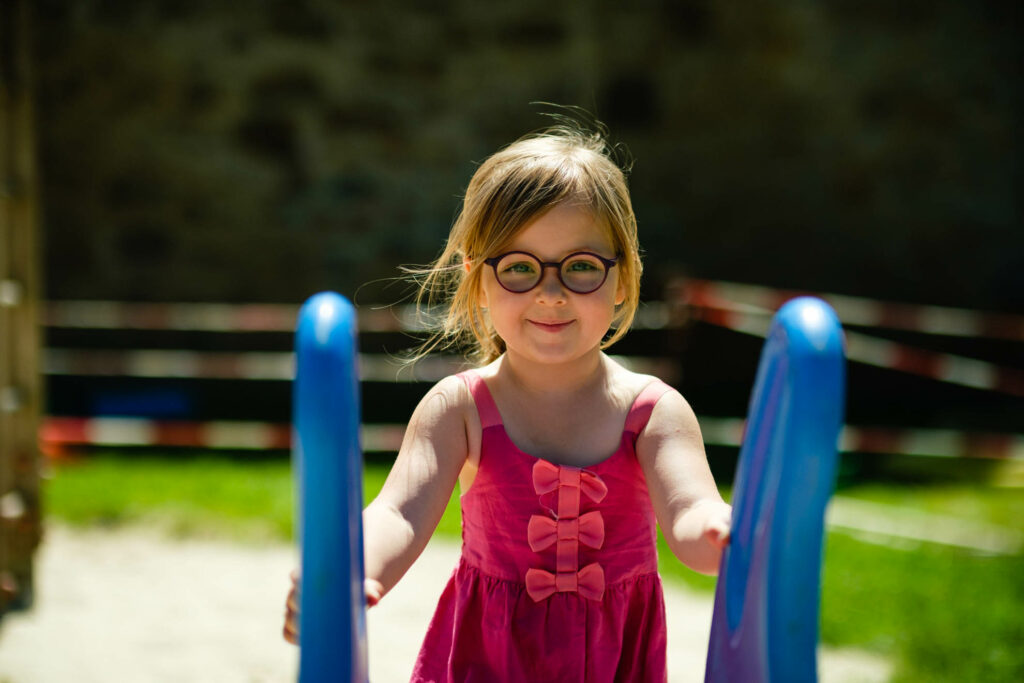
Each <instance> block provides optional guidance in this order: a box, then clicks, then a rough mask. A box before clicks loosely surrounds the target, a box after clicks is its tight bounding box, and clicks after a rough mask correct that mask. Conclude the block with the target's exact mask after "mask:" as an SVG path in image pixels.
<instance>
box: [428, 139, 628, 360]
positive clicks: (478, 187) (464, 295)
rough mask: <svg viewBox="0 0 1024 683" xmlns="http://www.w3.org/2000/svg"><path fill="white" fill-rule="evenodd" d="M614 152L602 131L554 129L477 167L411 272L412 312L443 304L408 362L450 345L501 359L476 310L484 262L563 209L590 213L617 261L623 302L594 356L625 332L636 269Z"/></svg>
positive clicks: (482, 312) (484, 318) (497, 339)
mask: <svg viewBox="0 0 1024 683" xmlns="http://www.w3.org/2000/svg"><path fill="white" fill-rule="evenodd" d="M612 154H613V149H612V148H611V147H610V146H609V144H608V142H607V140H606V137H605V134H604V131H603V129H600V128H599V130H597V131H584V130H582V129H580V128H579V127H577V126H575V125H559V126H556V127H553V128H549V129H547V130H544V131H542V132H540V133H534V134H531V135H527V136H525V137H523V138H520V139H519V140H517V141H516V142H514V143H512V144H511V145H509V146H508V147H505V148H504V149H502V150H500V151H498V152H497V153H496V154H494V155H493V156H491V157H489V158H488V159H487V160H486V161H484V162H483V164H481V166H480V167H479V168H478V169H477V170H476V173H474V174H473V178H472V179H471V180H470V182H469V187H468V188H467V189H466V194H465V197H464V198H463V203H462V210H461V211H460V213H459V215H458V217H457V218H456V220H455V223H454V224H453V225H452V229H451V233H450V234H449V236H448V242H447V243H446V245H445V248H444V251H442V252H441V255H440V256H439V257H438V258H437V260H436V261H435V262H434V263H433V265H432V266H431V267H430V268H428V269H425V270H421V271H411V272H413V273H414V274H418V275H420V276H424V277H423V281H422V284H421V286H420V290H419V295H418V297H417V300H416V303H417V306H418V308H419V310H420V311H423V309H424V307H426V308H427V309H428V310H431V311H432V310H434V309H435V307H437V306H439V305H442V304H443V305H444V310H445V313H444V314H443V316H442V317H441V318H440V320H437V321H436V323H435V325H434V329H435V331H434V333H433V335H432V336H431V337H430V338H429V339H428V340H427V341H426V342H425V343H424V344H423V345H422V346H421V347H420V349H419V350H418V352H417V353H416V357H415V359H419V358H422V357H423V356H424V355H426V354H427V353H429V352H430V351H433V350H436V349H438V348H441V349H448V348H452V347H457V348H460V349H462V350H468V351H469V352H470V355H471V357H473V359H474V360H475V361H477V362H481V363H484V364H486V363H489V362H491V361H493V360H494V359H496V358H497V357H498V356H500V355H501V354H502V353H503V352H504V350H505V344H504V342H503V341H502V340H501V338H500V337H499V336H498V335H497V333H496V332H495V330H494V327H493V326H492V325H491V323H490V320H489V318H488V315H487V312H486V310H485V309H484V308H483V307H482V306H481V305H480V278H481V273H482V272H483V268H484V267H486V266H485V265H484V259H487V258H490V257H492V256H495V255H497V254H499V253H500V251H501V249H502V248H503V247H505V246H506V245H507V244H508V243H509V242H510V241H511V240H512V239H513V238H514V237H515V235H516V233H518V232H519V231H520V230H521V229H522V228H524V227H525V226H526V225H528V224H529V223H530V222H531V221H533V220H535V219H536V218H539V217H540V216H541V215H542V214H543V213H545V212H546V211H548V210H550V209H552V208H554V207H555V206H556V205H558V204H562V203H565V202H571V203H573V204H576V205H578V206H581V207H584V208H586V209H589V210H590V211H591V212H592V214H593V216H594V219H595V220H596V221H597V223H598V225H600V226H601V227H602V228H604V229H605V230H606V231H607V235H608V237H609V238H610V240H611V243H612V246H613V247H614V248H615V251H616V253H617V254H619V260H618V263H617V265H616V268H618V278H619V284H620V286H621V287H622V289H623V291H624V293H625V298H624V300H623V302H622V303H621V304H619V306H618V307H617V310H616V312H615V317H614V318H613V320H612V327H613V328H614V330H615V331H614V332H613V333H612V335H611V336H610V337H609V338H608V339H607V340H605V341H604V342H603V343H602V344H601V348H602V349H606V348H608V347H609V346H611V345H612V344H614V343H615V342H616V341H618V340H619V339H621V338H622V336H623V335H625V334H626V331H627V330H628V329H629V326H630V324H631V323H632V321H633V317H634V316H635V314H636V309H637V306H638V305H639V302H640V274H641V271H642V269H643V266H642V264H641V261H640V246H639V243H638V241H637V230H636V216H635V215H634V214H633V205H632V202H631V201H630V198H629V190H628V188H627V186H626V178H625V175H624V173H623V171H622V169H620V168H619V166H618V165H617V164H616V163H615V162H614V161H613V160H612ZM466 263H468V264H469V268H468V271H467V269H466V268H465V266H464V264H466Z"/></svg>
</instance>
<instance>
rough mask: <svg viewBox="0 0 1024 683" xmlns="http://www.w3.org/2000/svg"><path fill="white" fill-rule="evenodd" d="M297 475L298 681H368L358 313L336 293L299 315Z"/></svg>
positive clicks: (316, 298) (316, 299)
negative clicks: (299, 573) (299, 568)
mask: <svg viewBox="0 0 1024 683" xmlns="http://www.w3.org/2000/svg"><path fill="white" fill-rule="evenodd" d="M295 348H296V357H297V362H296V365H297V367H296V373H295V386H294V394H293V400H294V407H293V410H294V425H295V432H296V434H295V440H294V443H295V444H296V449H295V465H296V468H295V469H296V482H297V488H298V490H297V494H298V496H297V497H298V499H299V501H300V503H299V509H298V534H297V537H298V539H299V544H300V546H301V556H302V578H301V581H300V592H299V607H300V614H299V630H300V633H301V634H302V635H301V637H302V647H301V648H300V654H299V680H300V681H306V682H307V683H310V682H318V681H352V682H353V683H365V681H366V680H367V660H366V598H365V594H364V592H363V574H364V570H363V523H362V510H363V459H362V449H361V448H360V445H359V415H360V410H359V378H358V377H357V366H356V348H357V345H356V313H355V309H354V308H353V307H352V304H350V303H349V302H348V301H346V300H345V299H344V298H342V297H341V296H339V295H338V294H334V293H332V292H322V293H320V294H316V295H314V296H313V297H311V298H310V299H309V300H308V301H307V302H306V304H305V305H304V306H303V307H302V310H300V311H299V323H298V330H297V332H296V336H295Z"/></svg>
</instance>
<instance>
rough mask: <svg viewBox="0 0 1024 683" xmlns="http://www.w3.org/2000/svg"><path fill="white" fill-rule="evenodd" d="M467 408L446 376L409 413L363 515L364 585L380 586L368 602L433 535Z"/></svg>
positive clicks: (464, 448)
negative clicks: (385, 472)
mask: <svg viewBox="0 0 1024 683" xmlns="http://www.w3.org/2000/svg"><path fill="white" fill-rule="evenodd" d="M472 405H473V404H472V396H471V395H470V393H469V391H468V389H467V388H466V386H465V385H464V384H463V383H462V381H461V380H459V379H458V378H455V377H448V378H446V379H444V380H442V381H441V382H439V383H438V384H437V385H435V386H434V387H433V388H432V389H431V390H430V391H429V392H427V395H426V396H424V397H423V399H422V400H421V401H420V403H419V405H418V406H417V407H416V410H415V412H413V415H412V418H411V419H410V421H409V426H408V428H407V429H406V432H405V438H404V440H403V441H402V447H401V450H400V451H399V452H398V457H397V458H396V459H395V464H394V466H393V467H392V468H391V473H390V474H389V475H388V478H387V481H385V483H384V487H383V488H382V489H381V491H380V494H379V495H378V496H377V497H376V498H375V499H374V500H373V502H371V503H370V504H369V505H368V506H367V507H366V509H365V510H364V511H363V535H364V542H365V553H364V556H365V561H366V578H367V583H368V584H371V585H372V582H378V583H379V586H380V589H379V595H376V596H373V597H376V598H377V599H379V598H380V597H382V596H383V595H384V594H385V593H387V592H388V591H389V590H391V588H393V587H394V585H395V584H396V583H398V580H399V579H400V578H402V576H403V575H404V574H405V572H406V570H408V569H409V567H410V566H411V565H412V563H413V562H414V561H415V560H416V558H417V557H419V555H420V553H421V552H423V548H424V547H425V546H426V544H427V541H428V540H430V536H431V535H432V534H433V533H434V529H435V528H436V527H437V523H438V521H439V520H440V519H441V515H442V514H443V513H444V509H445V506H446V505H447V503H448V501H449V499H450V498H451V495H452V490H453V489H454V488H455V482H456V480H457V479H458V476H459V472H460V471H461V469H462V466H463V464H464V463H465V461H466V456H467V453H468V440H467V436H466V415H467V412H466V411H467V408H472ZM370 592H371V591H369V589H368V598H369V597H371V596H370V595H369V593H370Z"/></svg>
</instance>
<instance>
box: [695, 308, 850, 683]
mask: <svg viewBox="0 0 1024 683" xmlns="http://www.w3.org/2000/svg"><path fill="white" fill-rule="evenodd" d="M845 377H846V370H845V357H844V352H843V334H842V328H841V326H840V324H839V319H838V318H837V317H836V314H835V312H834V311H833V310H832V309H831V308H830V307H829V306H828V304H826V303H825V302H824V301H821V300H820V299H815V298H812V297H802V298H799V299H794V300H792V301H790V302H788V303H786V304H785V305H784V306H783V307H782V308H781V309H780V310H779V312H778V313H776V315H775V317H774V318H773V321H772V327H771V330H770V332H769V334H768V338H767V340H766V341H765V345H764V347H763V350H762V352H761V360H760V364H759V366H758V370H757V379H756V381H755V385H754V392H753V394H752V397H751V400H750V410H749V415H748V421H747V431H746V435H745V436H744V439H743V444H742V447H741V449H740V459H739V465H738V468H737V471H736V482H735V486H734V488H733V517H732V540H731V542H730V544H729V546H728V547H727V548H726V551H725V554H724V555H723V558H722V565H721V572H720V574H719V577H718V585H717V587H716V591H715V608H714V617H713V619H712V625H711V639H710V643H709V646H708V660H707V669H706V672H705V680H706V681H707V682H708V683H720V682H723V681H737V682H739V681H742V682H743V683H767V682H769V681H770V682H783V681H784V682H786V683H807V682H811V681H816V680H817V656H816V655H817V642H818V612H819V602H820V588H821V558H822V539H823V531H824V516H825V506H826V505H827V504H828V500H829V497H830V496H831V494H832V489H833V488H834V485H835V474H836V461H837V441H838V438H839V431H840V428H841V426H842V421H843V408H844V396H845V383H846V381H845Z"/></svg>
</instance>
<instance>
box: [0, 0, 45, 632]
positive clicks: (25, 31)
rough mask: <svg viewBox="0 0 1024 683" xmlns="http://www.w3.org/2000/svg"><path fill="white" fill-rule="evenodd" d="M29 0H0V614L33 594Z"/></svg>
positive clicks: (33, 188)
mask: <svg viewBox="0 0 1024 683" xmlns="http://www.w3.org/2000/svg"><path fill="white" fill-rule="evenodd" d="M30 5H31V2H30V1H29V0H0V614H3V612H4V611H5V610H8V609H19V608H21V609H24V608H27V607H29V606H30V605H31V603H32V595H33V588H32V586H33V583H32V557H33V554H34V552H35V549H36V547H37V546H38V544H39V540H40V538H41V514H40V502H39V464H40V459H39V446H38V443H39V442H38V431H39V416H40V413H41V411H42V405H43V383H42V377H41V373H40V325H39V315H40V298H41V297H40V284H41V278H40V260H39V254H40V251H39V240H38V200H37V197H38V180H37V171H36V155H35V146H34V140H35V131H34V129H33V107H32V87H31V86H32V81H31V66H32V65H31V59H30V55H31V45H30V40H29V39H30V23H29V22H30V17H29V11H30Z"/></svg>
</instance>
